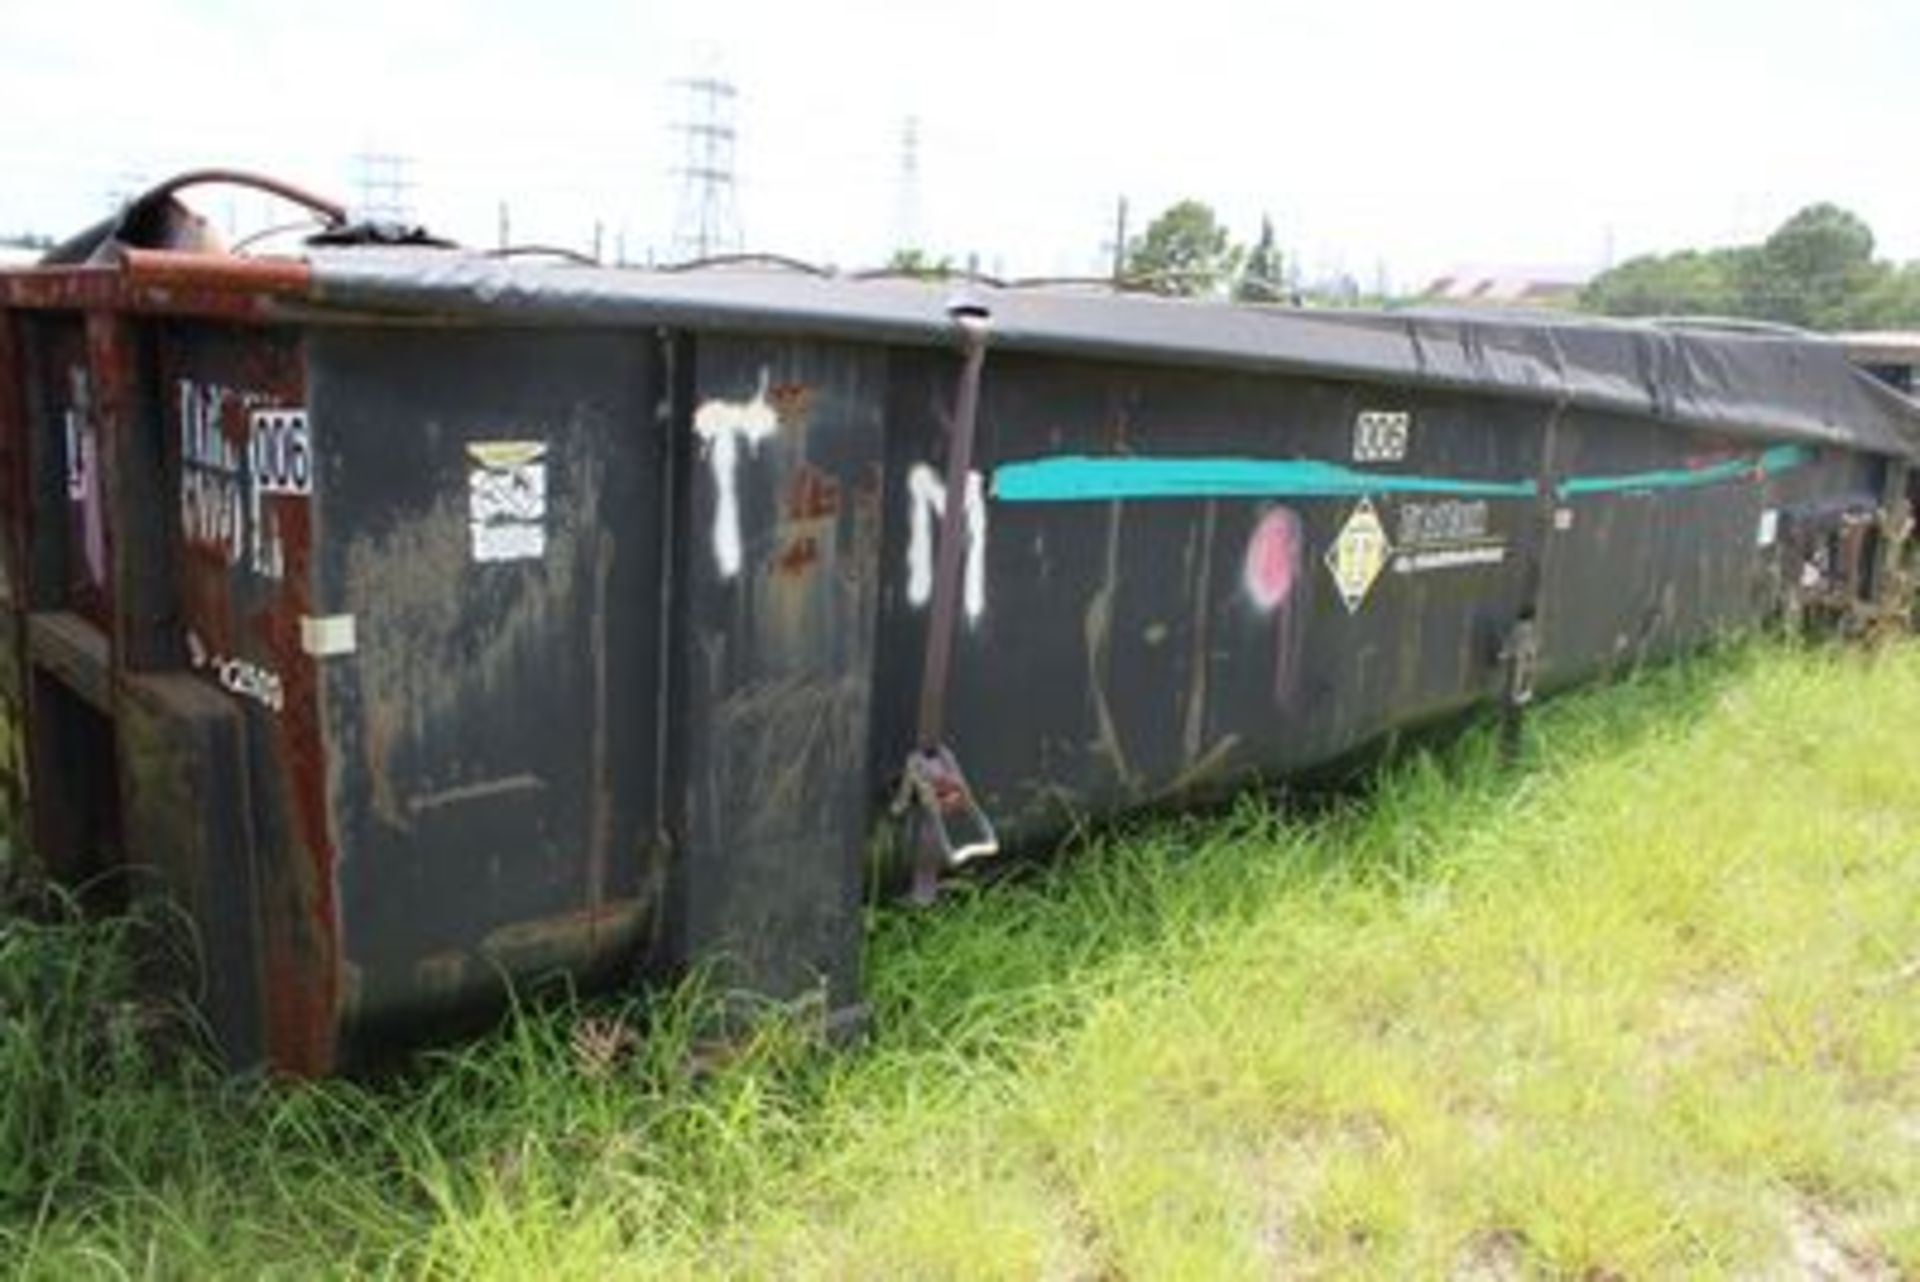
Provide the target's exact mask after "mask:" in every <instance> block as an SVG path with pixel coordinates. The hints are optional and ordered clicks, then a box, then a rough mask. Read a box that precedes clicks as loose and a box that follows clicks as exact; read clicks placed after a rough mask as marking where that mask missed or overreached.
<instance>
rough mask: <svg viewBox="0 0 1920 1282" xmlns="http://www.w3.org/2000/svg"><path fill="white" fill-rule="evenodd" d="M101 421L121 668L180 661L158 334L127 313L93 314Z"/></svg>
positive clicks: (90, 349)
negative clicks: (158, 399) (158, 401)
mask: <svg viewBox="0 0 1920 1282" xmlns="http://www.w3.org/2000/svg"><path fill="white" fill-rule="evenodd" d="M87 354H88V361H89V364H90V365H91V367H92V370H93V387H94V425H95V430H96V431H97V432H98V433H99V445H98V447H97V453H98V457H99V459H100V470H101V477H100V484H101V493H102V497H103V500H104V502H105V504H106V510H107V512H108V513H109V514H110V517H111V519H110V520H109V521H108V524H107V567H108V583H109V592H108V598H109V601H110V602H111V607H112V614H111V619H112V638H113V654H114V666H115V668H116V669H117V670H121V671H141V672H146V671H154V670H156V669H160V668H167V667H177V666H178V665H179V661H180V635H179V633H180V629H179V609H178V602H177V591H176V586H175V583H174V580H173V575H172V573H171V568H172V567H173V566H176V565H178V564H179V560H178V556H177V553H176V549H175V547H174V534H175V523H174V522H173V521H171V520H169V519H168V517H169V515H170V513H171V506H170V505H169V504H168V502H167V500H166V496H167V495H168V494H169V493H171V487H170V486H168V485H167V484H166V483H165V476H166V466H165V458H164V451H163V449H162V446H161V433H160V425H159V415H158V406H156V405H155V404H154V403H153V397H154V387H153V379H154V351H153V335H152V333H151V332H150V330H149V328H148V327H144V326H140V325H136V324H135V323H134V322H133V321H132V320H131V319H130V318H129V317H128V316H126V315H125V314H124V313H121V312H108V311H95V312H89V313H88V314H87Z"/></svg>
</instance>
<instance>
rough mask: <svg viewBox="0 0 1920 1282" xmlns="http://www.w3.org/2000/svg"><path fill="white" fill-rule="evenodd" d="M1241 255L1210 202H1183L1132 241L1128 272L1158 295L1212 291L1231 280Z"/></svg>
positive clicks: (1155, 220) (1154, 221) (1133, 278)
mask: <svg viewBox="0 0 1920 1282" xmlns="http://www.w3.org/2000/svg"><path fill="white" fill-rule="evenodd" d="M1243 253H1244V251H1243V250H1242V249H1241V248H1240V247H1239V246H1237V245H1235V244H1234V243H1233V239H1232V237H1231V236H1229V235H1228V234H1227V229H1226V228H1225V227H1223V226H1221V224H1220V221H1219V220H1218V219H1217V218H1215V217H1214V214H1213V210H1212V209H1211V208H1210V207H1209V206H1207V205H1206V204H1204V203H1202V202H1201V201H1198V200H1183V201H1180V202H1179V203H1178V204H1175V205H1172V206H1169V207H1168V209H1167V210H1166V212H1165V213H1163V214H1161V215H1160V216H1159V217H1158V218H1156V219H1154V220H1153V222H1151V223H1149V224H1148V225H1147V230H1146V232H1145V233H1144V234H1143V235H1141V236H1138V237H1136V238H1135V239H1133V240H1132V241H1130V242H1128V244H1127V262H1126V271H1125V273H1124V275H1125V277H1126V279H1127V280H1128V281H1129V282H1134V283H1138V284H1141V285H1144V286H1145V287H1147V288H1148V289H1151V290H1153V291H1154V292H1155V293H1158V294H1186V295H1201V294H1212V293H1216V292H1218V291H1219V289H1220V288H1221V286H1222V285H1224V284H1225V283H1226V282H1228V281H1230V280H1232V279H1233V277H1234V275H1235V274H1236V273H1237V272H1238V271H1239V267H1240V259H1241V256H1242V254H1243Z"/></svg>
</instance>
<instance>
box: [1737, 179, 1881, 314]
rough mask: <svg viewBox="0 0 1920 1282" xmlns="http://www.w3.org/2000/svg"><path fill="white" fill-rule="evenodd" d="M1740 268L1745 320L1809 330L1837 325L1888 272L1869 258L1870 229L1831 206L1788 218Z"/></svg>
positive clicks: (1812, 208)
mask: <svg viewBox="0 0 1920 1282" xmlns="http://www.w3.org/2000/svg"><path fill="white" fill-rule="evenodd" d="M1741 266H1742V269H1743V270H1742V272H1741V278H1742V279H1741V293H1742V295H1743V302H1744V307H1743V308H1742V310H1743V311H1744V312H1745V313H1746V314H1747V315H1749V316H1757V317H1760V318H1762V319H1765V320H1774V321H1781V322H1783V323H1785V324H1788V325H1805V326H1809V327H1813V328H1832V327H1833V326H1834V325H1835V324H1838V323H1842V322H1843V318H1844V313H1845V310H1846V308H1847V306H1848V305H1849V303H1850V302H1851V301H1852V300H1854V299H1856V298H1857V297H1858V296H1860V295H1862V294H1865V293H1867V292H1869V291H1871V290H1873V289H1874V288H1875V287H1876V286H1878V285H1879V284H1880V282H1881V279H1882V277H1884V276H1885V275H1886V274H1887V273H1888V271H1889V269H1888V267H1887V266H1886V264H1883V263H1876V262H1875V261H1874V259H1873V230H1872V228H1870V227H1868V226H1867V224H1866V223H1865V222H1863V221H1862V220H1861V219H1860V218H1859V217H1858V216H1857V215H1855V214H1852V213H1849V212H1848V211H1846V210H1844V209H1841V208H1840V207H1839V206H1837V205H1830V204H1819V205H1809V206H1807V207H1806V208H1805V209H1802V210H1801V211H1800V212H1799V213H1797V214H1795V215H1794V216H1793V217H1791V218H1789V219H1788V220H1787V221H1786V222H1784V223H1782V224H1781V225H1780V228H1779V230H1778V231H1776V232H1774V233H1773V235H1771V236H1769V237H1767V239H1766V241H1765V243H1763V244H1761V245H1760V246H1759V248H1758V249H1756V250H1754V251H1753V252H1751V253H1750V254H1749V255H1748V256H1747V257H1746V258H1745V259H1744V260H1743V262H1742V264H1741Z"/></svg>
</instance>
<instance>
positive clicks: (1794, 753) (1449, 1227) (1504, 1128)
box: [0, 645, 1920, 1279]
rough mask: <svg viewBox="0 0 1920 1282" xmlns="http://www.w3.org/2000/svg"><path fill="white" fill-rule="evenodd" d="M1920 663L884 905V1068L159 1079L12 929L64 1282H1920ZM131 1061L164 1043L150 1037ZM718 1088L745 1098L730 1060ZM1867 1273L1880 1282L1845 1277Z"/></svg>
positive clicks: (515, 1043)
mask: <svg viewBox="0 0 1920 1282" xmlns="http://www.w3.org/2000/svg"><path fill="white" fill-rule="evenodd" d="M1916 725H1920V647H1915V646H1911V645H1908V646H1902V647H1896V648H1892V649H1889V650H1887V651H1885V652H1883V653H1881V654H1879V655H1877V656H1861V655H1858V654H1853V653H1837V652H1829V651H1791V650H1776V649H1758V648H1756V649H1745V650H1739V651H1735V652H1732V653H1729V654H1725V655H1722V656H1719V657H1717V658H1715V659H1713V660H1711V661H1706V662H1701V663H1696V664H1692V665H1689V666H1686V667H1681V668H1672V669H1666V670H1662V671H1659V672H1654V673H1649V674H1644V675H1641V676H1639V677H1636V678H1634V679H1632V680H1630V681H1628V682H1626V683H1624V684H1622V685H1618V686H1616V687H1614V688H1612V689H1609V690H1604V691H1599V692H1593V693H1583V694H1579V695H1575V696H1571V697H1568V698H1565V699H1562V700H1558V701H1556V702H1554V703H1552V704H1550V705H1548V706H1547V707H1545V708H1544V709H1543V710H1542V712H1541V714H1540V715H1539V717H1538V718H1537V720H1536V721H1535V723H1534V727H1533V733H1532V736H1531V738H1530V746H1529V750H1528V760H1527V761H1526V762H1525V763H1523V765H1522V766H1520V767H1519V768H1517V769H1502V768H1501V767H1500V766H1499V764H1498V762H1497V760H1496V755H1495V752H1494V749H1493V742H1492V737H1491V736H1490V735H1487V734H1472V735H1469V736H1467V737H1466V738H1465V739H1463V740H1462V741H1460V742H1458V743H1456V744H1455V745H1453V746H1452V747H1450V748H1448V749H1446V750H1444V751H1441V752H1439V753H1421V754H1413V755H1410V756H1408V757H1405V758H1403V759H1402V760H1401V761H1400V762H1399V763H1398V764H1396V765H1394V766H1392V767H1391V768H1389V769H1388V770H1387V771H1386V772H1385V774H1384V776H1383V777H1382V779H1381V780H1380V782H1379V784H1378V786H1377V787H1376V788H1374V789H1372V790H1371V791H1370V792H1369V794H1368V795H1367V796H1364V797H1356V798H1353V799H1350V800H1347V801H1344V802H1341V803H1338V804H1336V805H1334V806H1332V807H1331V808H1327V807H1322V808H1321V809H1320V811H1319V812H1318V813H1315V814H1313V815H1312V816H1311V817H1298V816H1297V815H1296V816H1295V817H1289V816H1288V815H1286V814H1281V813H1277V812H1276V811H1275V809H1274V808H1272V807H1271V806H1269V805H1267V804H1265V803H1261V802H1256V801H1247V802H1245V803H1243V804H1241V805H1240V806H1238V807H1237V808H1235V809H1234V810H1233V811H1232V813H1231V814H1228V815H1226V816H1215V817H1211V818H1207V819H1194V818H1189V819H1181V820H1173V821H1162V822H1157V823H1153V824H1148V825H1142V826H1140V827H1138V828H1137V829H1136V830H1134V831H1131V832H1127V833H1124V834H1120V835H1113V836H1108V837H1103V838H1099V839H1097V840H1095V841H1093V842H1091V843H1090V844H1087V845H1086V846H1085V847H1084V848H1083V849H1081V850H1078V851H1076V852H1075V857H1074V858H1073V859H1072V860H1071V861H1068V862H1065V863H1062V864H1059V865H1057V866H1054V867H1050V868H1048V869H1045V870H1042V871H1038V872H1035V873H1032V874H1030V875H1027V876H1024V877H1014V878H1008V879H1004V880H1002V881H1000V882H997V883H996V884H992V885H984V886H976V887H971V888H968V889H966V890H964V891H963V892H962V893H960V894H958V895H957V896H955V897H954V898H953V899H951V900H950V901H949V902H947V903H945V904H944V905H943V906H942V907H941V908H940V909H938V910H937V911H936V912H934V913H931V914H926V915H912V914H906V913H900V912H895V911H893V910H891V909H889V910H883V911H880V912H877V913H876V915H875V923H874V948H873V960H872V974H871V977H870V988H871V991H872V994H873V997H874V1002H875V1012H876V1020H877V1024H876V1031H875V1034H874V1036H873V1037H872V1039H871V1040H870V1041H869V1042H868V1043H867V1044H865V1045H864V1046H862V1047H860V1048H858V1049H856V1050H853V1051H851V1052H848V1053H844V1054H838V1055H836V1054H831V1053H827V1052H825V1051H823V1050H821V1049H820V1048H819V1047H817V1046H815V1045H814V1044H813V1043H812V1042H811V1041H810V1040H809V1039H808V1038H807V1037H806V1036H805V1035H804V1033H803V1032H802V1031H801V1030H799V1029H798V1028H797V1027H795V1026H792V1025H785V1024H782V1023H780V1022H778V1021H769V1022H768V1023H767V1024H766V1025H765V1027H764V1028H763V1029H762V1030H761V1031H760V1032H759V1033H758V1034H757V1035H756V1036H755V1037H753V1038H752V1039H750V1040H748V1041H747V1042H746V1043H744V1044H743V1045H741V1046H739V1047H738V1048H736V1049H735V1050H734V1052H733V1053H732V1054H731V1055H730V1056H729V1057H728V1058H726V1059H725V1060H724V1061H718V1060H715V1059H714V1057H712V1056H711V1055H705V1054H704V1052H701V1051H700V1050H699V1049H698V1048H696V1047H695V1045H694V1041H693V1036H692V1030H694V1029H695V1028H697V1027H699V1026H700V1025H701V1022H702V1018H703V1003H702V1002H701V1000H700V999H699V998H698V996H697V995H696V994H695V993H694V992H693V991H692V990H691V989H690V990H688V991H686V992H682V993H679V994H674V995H669V996H667V997H665V998H662V999H659V1000H656V1001H654V1002H652V1003H649V1004H646V1005H642V1004H640V1003H636V1002H626V1003H619V1002H614V1003H594V1004H590V1005H588V1006H585V1007H580V1006H572V1005H565V1004H560V1005H554V1006H546V1007H542V1008H540V1009H537V1010H527V1011H524V1012H522V1013H521V1014H520V1015H518V1016H517V1017H516V1018H514V1019H513V1020H511V1021H509V1022H508V1023H507V1025H506V1026H504V1027H503V1028H502V1029H501V1030H500V1031H499V1032H498V1033H496V1034H494V1035H493V1036H490V1037H488V1038H485V1039H482V1040H480V1041H477V1042H474V1043H471V1044H469V1045H467V1046H464V1047H461V1048H458V1049H456V1050H453V1051H447V1052H440V1053H436V1054H433V1055H430V1056H427V1057H424V1058H423V1059H422V1060H421V1062H420V1063H418V1064H417V1065H416V1066H414V1067H412V1068H411V1069H409V1070H408V1071H407V1072H406V1073H405V1074H403V1075H402V1076H401V1077H400V1078H399V1079H397V1080H391V1081H385V1082H382V1083H377V1084H352V1083H324V1084H319V1085H310V1086H298V1087H277V1086H270V1085H266V1084H262V1083H231V1082H222V1081H220V1080H219V1079H217V1078H216V1077H214V1076H213V1075H212V1074H209V1073H206V1072H204V1071H202V1070H198V1069H196V1068H194V1067H193V1066H192V1065H191V1064H190V1063H189V1064H186V1065H181V1064H177V1063H175V1064H157V1063H154V1062H152V1061H151V1059H150V1058H149V1057H148V1052H147V1051H145V1050H144V1049H143V1043H142V1041H141V1039H140V1038H138V1037H133V1036H130V1035H127V1033H126V1032H125V1029H124V1028H123V1027H122V1025H120V1024H116V1023H115V1022H114V1020H115V1018H116V1017H115V1015H114V1013H113V1012H114V1011H116V1010H118V1009H121V1008H122V1007H123V1006H124V1002H123V1000H122V999H123V995H124V993H125V992H126V987H125V975H124V973H123V969H124V962H123V961H121V960H119V959H120V958H121V957H122V955H123V954H122V952H121V950H120V949H119V948H118V947H117V944H118V942H119V940H118V932H121V931H123V930H124V929H125V928H124V927H119V926H113V925H109V926H84V925H80V924H77V923H75V922H74V921H72V920H71V919H62V918H60V917H59V916H58V915H55V916H54V918H53V919H52V920H50V921H47V920H43V921H41V922H39V923H28V922H18V921H14V922H9V923H8V924H7V925H5V926H4V927H0V1260H6V1261H11V1262H12V1265H13V1267H14V1268H15V1269H16V1270H17V1271H18V1272H20V1273H22V1274H24V1275H28V1276H42V1277H60V1278H67V1277H75V1276H79V1277H86V1276H100V1277H120V1276H127V1275H141V1276H146V1275H158V1276H195V1277H197V1276H215V1275H247V1276H253V1275H259V1274H272V1275H311V1274H329V1275H331V1274H338V1273H342V1272H378V1273H401V1274H408V1275H414V1274H426V1275H436V1276H448V1277H461V1278H466V1277H498V1278H516V1279H518V1278H525V1277H541V1278H549V1277H553V1278H566V1277H581V1278H602V1277H625V1276H632V1277H643V1276H687V1277H693V1276H701V1277H705V1276H713V1275H716V1274H733V1275H739V1276H816V1277H823V1278H824V1277H834V1278H839V1277H849V1276H851V1277H895V1276H912V1277H941V1276H946V1277H995V1276H1006V1277H1021V1278H1026V1277H1034V1276H1043V1277H1044V1276H1059V1277H1078V1276H1127V1277H1140V1278H1148V1277H1152V1278H1158V1277H1168V1276H1205V1277H1227V1276H1236V1275H1247V1276H1262V1277H1266V1276H1273V1275H1275V1274H1280V1275H1290V1274H1299V1273H1346V1272H1355V1271H1357V1272H1363V1273H1375V1274H1382V1275H1421V1276H1433V1275H1444V1274H1448V1273H1470V1272H1473V1271H1483V1272H1486V1273H1488V1274H1492V1275H1499V1274H1503V1273H1506V1274H1512V1273H1516V1272H1523V1271H1527V1270H1538V1271H1543V1272H1548V1273H1555V1274H1558V1273H1566V1274H1587V1273H1592V1274H1594V1275H1626V1276H1647V1275H1657V1274H1667V1273H1672V1272H1678V1271H1690V1272H1696V1273H1701V1274H1708V1275H1712V1274H1717V1273H1730V1274H1732V1273H1745V1272H1753V1271H1762V1272H1765V1271H1769V1270H1781V1271H1785V1272H1788V1273H1792V1272H1798V1271H1808V1270H1815V1269H1826V1270H1827V1271H1828V1272H1829V1273H1832V1272H1833V1271H1834V1270H1835V1269H1836V1268H1842V1269H1852V1270H1855V1271H1856V1272H1857V1273H1858V1274H1859V1275H1860V1276H1874V1275H1875V1274H1876V1271H1877V1272H1878V1274H1880V1275H1884V1276H1895V1275H1898V1274H1900V1273H1906V1274H1914V1273H1917V1272H1920V853H1916V850H1915V845H1916V842H1917V841H1920V838H1916V837H1915V835H1914V834H1916V833H1920V749H1916V748H1915V747H1913V746H1912V745H1913V744H1914V742H1915V739H1914V731H1913V728H1914V727H1915V726H1916ZM123 1022H124V1021H123ZM694 1063H701V1064H704V1067H703V1068H702V1069H701V1070H700V1071H697V1072H695V1071H689V1065H690V1064H694ZM1836 1262H1837V1264H1836Z"/></svg>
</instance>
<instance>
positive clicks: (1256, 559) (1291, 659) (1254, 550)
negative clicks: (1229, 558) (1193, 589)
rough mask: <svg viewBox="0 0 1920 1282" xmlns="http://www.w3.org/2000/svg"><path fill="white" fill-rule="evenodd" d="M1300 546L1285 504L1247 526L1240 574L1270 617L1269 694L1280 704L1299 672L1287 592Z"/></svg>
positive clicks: (1296, 629) (1296, 572)
mask: <svg viewBox="0 0 1920 1282" xmlns="http://www.w3.org/2000/svg"><path fill="white" fill-rule="evenodd" d="M1303 547H1304V539H1303V536H1302V535H1301V532H1300V517H1299V516H1298V515H1297V514H1296V513H1295V512H1294V511H1293V510H1292V509H1291V508H1284V507H1277V508H1274V509H1273V510H1272V511H1270V512H1268V513H1267V514H1266V515H1265V516H1262V517H1261V518H1260V523H1259V524H1258V525H1256V526H1254V527H1253V537H1252V538H1251V539H1249V540H1248V541H1247V560H1246V565H1245V567H1244V569H1243V571H1242V574H1241V577H1242V579H1243V580H1244V581H1245V583H1246V587H1247V595H1248V596H1250V597H1252V598H1253V603H1254V605H1256V606H1258V607H1259V609H1260V611H1261V612H1262V613H1264V614H1268V615H1271V616H1272V617H1273V633H1274V660H1273V699H1274V703H1275V704H1276V705H1277V706H1280V707H1284V706H1286V704H1287V703H1288V702H1289V701H1291V700H1292V698H1293V691H1294V686H1295V685H1296V684H1297V683H1298V681H1299V676H1300V619H1299V616H1298V612H1297V611H1295V610H1294V608H1293V593H1294V589H1295V588H1296V587H1297V586H1298V585H1299V583H1300V565H1301V561H1302V559H1303V558H1302V550H1303Z"/></svg>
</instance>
